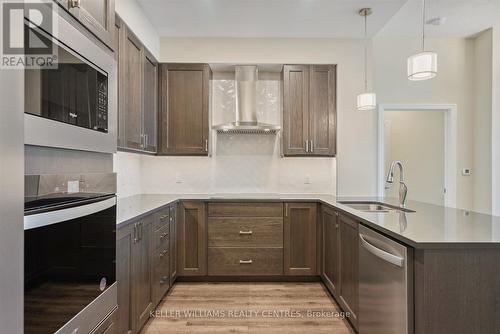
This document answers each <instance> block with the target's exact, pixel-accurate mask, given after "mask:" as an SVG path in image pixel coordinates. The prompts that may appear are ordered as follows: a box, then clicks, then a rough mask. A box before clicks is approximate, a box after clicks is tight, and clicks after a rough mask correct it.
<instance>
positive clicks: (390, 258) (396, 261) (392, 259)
mask: <svg viewBox="0 0 500 334" xmlns="http://www.w3.org/2000/svg"><path fill="white" fill-rule="evenodd" d="M359 240H360V241H361V245H362V246H363V248H364V249H366V250H367V251H369V252H370V253H372V254H373V255H375V256H376V257H378V258H380V259H382V260H384V261H386V262H389V263H392V264H393V265H395V266H398V267H403V264H404V262H405V259H404V258H402V257H400V256H397V255H394V254H391V253H389V252H386V251H384V250H382V249H380V248H378V247H375V246H373V245H372V244H371V243H369V242H368V241H367V240H366V239H365V236H364V235H363V234H360V235H359Z"/></svg>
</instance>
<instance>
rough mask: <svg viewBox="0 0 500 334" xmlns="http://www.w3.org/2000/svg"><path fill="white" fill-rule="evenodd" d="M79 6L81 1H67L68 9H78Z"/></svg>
mask: <svg viewBox="0 0 500 334" xmlns="http://www.w3.org/2000/svg"><path fill="white" fill-rule="evenodd" d="M80 6H81V0H70V1H69V7H70V8H80Z"/></svg>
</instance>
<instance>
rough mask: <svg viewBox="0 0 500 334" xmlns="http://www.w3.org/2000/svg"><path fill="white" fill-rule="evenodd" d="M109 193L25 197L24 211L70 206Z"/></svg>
mask: <svg viewBox="0 0 500 334" xmlns="http://www.w3.org/2000/svg"><path fill="white" fill-rule="evenodd" d="M103 196H109V195H108V194H96V193H83V192H82V193H72V194H50V195H43V196H32V197H25V198H24V212H25V213H26V212H32V211H37V212H38V211H40V210H46V209H47V210H48V209H50V208H52V207H59V206H70V205H71V204H78V203H79V202H81V201H87V200H92V199H98V198H100V197H103Z"/></svg>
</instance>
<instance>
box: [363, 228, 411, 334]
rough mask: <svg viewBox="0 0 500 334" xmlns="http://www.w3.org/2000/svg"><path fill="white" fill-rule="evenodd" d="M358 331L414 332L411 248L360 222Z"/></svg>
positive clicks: (375, 333) (381, 333) (370, 333)
mask: <svg viewBox="0 0 500 334" xmlns="http://www.w3.org/2000/svg"><path fill="white" fill-rule="evenodd" d="M359 333H360V334H412V333H413V249H412V248H407V247H406V246H404V245H402V244H400V243H398V242H395V241H393V240H391V239H389V238H387V237H385V236H383V235H381V234H379V233H377V232H375V231H373V230H371V229H369V228H367V227H365V226H362V225H361V226H360V227H359Z"/></svg>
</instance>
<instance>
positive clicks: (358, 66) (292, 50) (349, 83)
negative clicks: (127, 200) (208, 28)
mask: <svg viewBox="0 0 500 334" xmlns="http://www.w3.org/2000/svg"><path fill="white" fill-rule="evenodd" d="M160 44H161V45H160V47H161V57H160V59H161V61H163V62H203V63H253V64H255V63H260V64H265V63H276V64H282V63H290V64H300V63H324V64H337V65H338V91H337V96H338V102H337V106H338V137H337V138H338V155H337V189H338V194H340V195H374V194H375V193H376V182H375V180H376V168H375V166H376V150H375V139H376V126H375V124H376V115H375V113H373V112H365V113H360V112H357V111H356V106H355V103H356V101H355V100H356V95H357V94H358V93H359V92H361V91H362V90H363V66H362V64H363V42H362V41H360V40H335V39H286V38H264V39H260V38H239V39H236V38H162V39H161V43H160ZM151 159H152V158H151ZM197 159H198V158H193V159H190V158H187V159H186V158H164V160H165V163H163V164H161V166H164V167H163V168H164V169H166V170H169V168H170V167H169V166H167V164H175V165H177V166H178V168H177V169H176V170H181V171H182V170H186V171H188V170H190V169H191V168H195V167H191V166H190V164H192V163H194V162H196V163H199V162H200V161H204V160H199V159H198V160H197ZM145 160H150V159H149V158H145ZM331 161H333V159H326V162H325V161H322V159H305V160H304V159H295V158H293V159H280V160H279V167H277V168H279V169H280V175H285V174H290V175H288V177H289V178H291V179H293V178H295V181H293V182H292V184H295V186H290V185H288V186H284V185H283V181H282V180H281V181H279V180H278V181H273V182H278V184H281V185H282V188H280V189H289V191H296V192H297V191H300V190H302V187H298V186H296V185H298V184H304V178H305V174H304V172H305V171H307V173H309V174H310V178H311V179H312V181H313V183H314V182H316V181H315V178H316V179H317V180H323V179H326V178H327V177H328V176H327V175H326V174H324V171H325V169H326V168H328V170H332V168H333V167H331V166H332V165H334V164H333V163H332V162H331ZM154 164H155V165H156V168H162V167H160V166H159V165H158V164H159V162H158V161H156V160H155V162H154ZM201 166H203V167H201V168H198V169H197V172H198V173H204V174H203V175H205V176H206V178H208V179H210V177H211V176H210V175H211V174H210V172H209V169H208V168H209V166H210V164H209V163H206V164H202V165H201ZM301 166H302V167H301ZM366 166H373V168H370V167H368V168H366ZM184 167H185V168H184ZM212 168H213V167H212ZM217 168H219V167H217ZM273 168H274V167H273ZM294 169H297V171H298V172H297V174H296V175H293V173H290V171H291V170H294ZM299 170H300V172H299ZM205 171H206V172H205ZM186 173H188V172H186ZM329 173H330V172H329ZM145 174H147V173H145ZM318 175H319V178H318ZM197 177H198V176H197ZM206 178H205V177H203V178H198V179H203V180H205V179H206ZM148 182H149V181H148ZM200 182H201V181H200ZM153 183H154V182H151V184H153ZM284 183H288V181H286V182H284ZM170 184H171V183H170ZM171 185H172V184H171ZM331 186H333V184H332V183H331V182H328V183H325V184H323V185H321V186H320V188H318V190H321V189H325V190H324V191H321V192H328V191H330V189H329V187H331ZM186 188H189V187H187V186H186ZM266 189H272V188H271V187H266Z"/></svg>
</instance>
